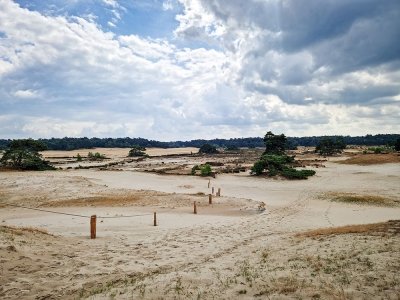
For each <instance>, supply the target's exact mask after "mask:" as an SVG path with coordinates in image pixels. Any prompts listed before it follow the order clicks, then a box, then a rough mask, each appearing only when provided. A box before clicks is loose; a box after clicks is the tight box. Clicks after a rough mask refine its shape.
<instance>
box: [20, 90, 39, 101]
mask: <svg viewBox="0 0 400 300" xmlns="http://www.w3.org/2000/svg"><path fill="white" fill-rule="evenodd" d="M14 96H15V97H18V98H24V99H28V98H36V97H38V96H39V95H38V92H37V91H34V90H18V91H16V92H15V93H14Z"/></svg>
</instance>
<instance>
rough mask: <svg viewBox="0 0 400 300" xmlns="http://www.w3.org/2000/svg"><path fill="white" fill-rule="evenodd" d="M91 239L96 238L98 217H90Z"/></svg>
mask: <svg viewBox="0 0 400 300" xmlns="http://www.w3.org/2000/svg"><path fill="white" fill-rule="evenodd" d="M90 238H91V239H95V238H96V215H93V216H91V217H90Z"/></svg>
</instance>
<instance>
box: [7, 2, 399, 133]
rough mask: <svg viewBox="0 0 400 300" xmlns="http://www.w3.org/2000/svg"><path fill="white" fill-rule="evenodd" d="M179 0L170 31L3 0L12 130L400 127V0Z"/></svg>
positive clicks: (224, 130) (289, 130)
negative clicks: (143, 31)
mask: <svg viewBox="0 0 400 300" xmlns="http://www.w3.org/2000/svg"><path fill="white" fill-rule="evenodd" d="M160 3H161V2H159V4H160ZM163 3H166V5H167V6H168V3H170V2H169V1H166V2H163ZM179 3H180V4H179V5H181V8H182V10H181V11H180V12H179V14H178V15H177V16H176V19H177V21H178V22H179V24H178V25H177V27H176V29H175V32H174V33H175V38H172V39H169V40H168V39H152V38H148V37H143V36H140V35H139V34H130V33H126V34H123V35H121V34H116V33H113V32H109V31H107V30H106V29H104V27H102V26H101V25H99V24H98V23H97V17H96V16H95V15H93V14H92V12H90V11H88V12H87V16H90V17H79V16H73V15H68V14H66V15H65V14H63V15H58V16H56V15H47V14H44V13H43V12H40V11H35V10H28V9H24V8H21V7H20V6H19V5H18V4H16V3H15V2H13V1H10V0H7V1H0V128H1V129H0V137H3V138H5V137H23V136H32V137H51V136H60V137H63V136H103V137H106V136H127V135H128V136H142V137H146V138H153V139H160V140H177V139H193V138H214V137H238V136H262V135H263V134H264V133H265V131H266V130H273V131H275V132H285V133H286V134H288V135H313V134H366V133H380V132H396V131H399V129H400V125H399V124H398V120H397V118H396V116H397V117H398V115H399V113H400V111H399V105H398V104H399V99H400V87H399V85H398V82H400V67H399V66H400V62H399V54H398V53H400V51H397V50H398V49H399V48H398V47H399V40H400V39H399V38H398V34H399V30H398V29H397V28H399V27H396V26H397V25H398V19H399V18H397V16H398V14H399V5H398V4H397V2H395V1H389V0H386V1H379V2H377V1H368V0H365V1H361V2H360V1H359V0H355V1H354V2H353V1H352V2H349V1H341V0H338V1H329V0H328V1H326V3H325V4H323V3H322V2H320V1H308V2H307V3H304V2H303V1H301V0H299V1H289V0H286V1H278V0H269V1H258V0H249V1H239V0H232V1H221V0H179ZM103 4H104V5H105V6H106V7H108V8H109V9H111V10H116V11H118V12H120V13H121V12H124V9H125V8H123V6H122V4H123V5H124V6H126V5H125V4H126V3H125V2H123V1H121V2H117V1H111V0H107V1H103ZM175 4H176V5H178V4H177V3H175ZM143 5H150V4H148V2H146V3H144V2H143ZM159 6H160V5H159ZM127 7H128V6H127ZM168 7H169V6H168ZM385 7H387V8H388V9H387V10H386V9H384V8H385ZM389 8H390V9H389ZM149 9H150V8H149ZM158 9H159V11H162V10H161V8H160V7H159V8H158ZM174 9H175V8H174ZM114 18H115V20H110V21H109V24H108V26H110V27H111V28H113V29H114V28H118V26H119V23H118V20H119V18H118V17H117V16H116V15H114ZM335 20H336V21H335ZM300 25H301V28H299V26H300ZM114 26H116V27H114ZM105 27H106V26H105ZM110 27H107V28H110ZM116 32H117V31H116ZM382 32H385V34H382ZM199 44H200V45H202V46H198V45H199ZM182 45H184V46H182ZM33 99H34V101H30V100H33Z"/></svg>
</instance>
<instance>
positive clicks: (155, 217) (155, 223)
mask: <svg viewBox="0 0 400 300" xmlns="http://www.w3.org/2000/svg"><path fill="white" fill-rule="evenodd" d="M154 226H157V213H156V212H154Z"/></svg>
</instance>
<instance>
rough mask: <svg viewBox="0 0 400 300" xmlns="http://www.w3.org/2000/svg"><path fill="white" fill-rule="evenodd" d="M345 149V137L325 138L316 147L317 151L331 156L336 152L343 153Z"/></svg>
mask: <svg viewBox="0 0 400 300" xmlns="http://www.w3.org/2000/svg"><path fill="white" fill-rule="evenodd" d="M343 149H346V144H345V143H344V141H343V139H339V138H338V139H335V140H334V139H331V138H323V139H321V140H320V141H319V143H318V145H317V147H316V148H315V152H317V153H319V154H320V155H324V156H331V155H333V154H335V153H341V152H342V151H343Z"/></svg>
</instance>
